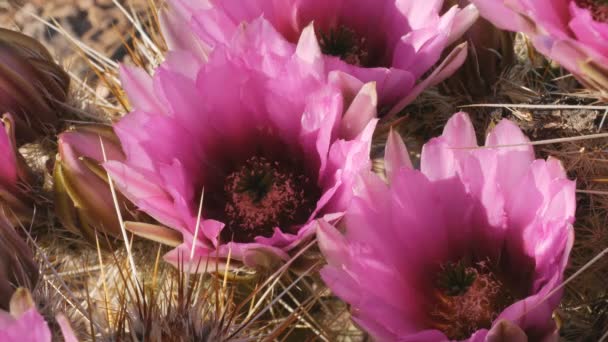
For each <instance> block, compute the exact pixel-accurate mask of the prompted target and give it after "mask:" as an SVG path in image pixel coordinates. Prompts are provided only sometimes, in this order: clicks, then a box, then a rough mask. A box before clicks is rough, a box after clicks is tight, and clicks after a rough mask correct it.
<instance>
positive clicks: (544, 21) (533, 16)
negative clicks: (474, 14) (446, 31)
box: [471, 0, 608, 95]
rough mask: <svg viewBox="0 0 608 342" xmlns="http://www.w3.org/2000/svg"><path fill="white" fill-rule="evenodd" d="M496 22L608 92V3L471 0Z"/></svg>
mask: <svg viewBox="0 0 608 342" xmlns="http://www.w3.org/2000/svg"><path fill="white" fill-rule="evenodd" d="M471 2H472V3H474V4H475V5H476V6H477V8H478V9H479V12H480V13H481V15H482V16H484V17H485V18H487V19H488V20H489V21H491V22H492V23H493V24H494V25H496V26H498V27H500V28H502V29H505V30H511V31H521V32H524V33H525V34H527V35H528V36H529V37H530V39H531V40H532V43H533V44H534V47H536V49H537V50H538V51H540V52H541V53H542V54H544V55H545V56H547V57H549V58H551V59H553V60H555V61H557V62H558V63H560V64H561V65H562V66H563V67H564V68H566V69H568V71H570V72H571V73H572V74H573V75H574V76H576V78H577V79H578V80H579V81H580V82H581V83H583V84H584V85H585V86H587V87H589V88H592V89H595V90H599V91H601V92H602V93H604V95H605V93H606V92H608V68H607V67H606V65H608V4H607V3H606V2H605V1H599V0H509V1H507V0H471Z"/></svg>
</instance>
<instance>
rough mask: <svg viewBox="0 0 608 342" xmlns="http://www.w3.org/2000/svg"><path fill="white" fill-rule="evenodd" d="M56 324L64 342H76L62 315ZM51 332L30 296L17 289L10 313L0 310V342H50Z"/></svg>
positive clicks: (12, 299)
mask: <svg viewBox="0 0 608 342" xmlns="http://www.w3.org/2000/svg"><path fill="white" fill-rule="evenodd" d="M57 322H58V324H59V327H60V329H61V333H62V334H63V338H64V341H66V342H77V341H78V340H77V339H76V336H75V335H74V331H73V330H72V328H71V327H70V325H69V323H68V321H67V320H66V319H65V317H64V316H63V315H58V316H57ZM51 340H52V336H51V330H50V329H49V326H48V324H47V322H46V321H45V320H44V317H42V315H40V313H38V311H37V310H36V306H35V304H34V302H33V300H32V296H31V294H30V293H29V291H27V290H26V289H24V288H19V289H17V291H16V292H15V294H14V295H13V297H12V298H11V309H10V312H6V311H3V310H0V341H3V342H51Z"/></svg>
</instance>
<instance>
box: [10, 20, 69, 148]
mask: <svg viewBox="0 0 608 342" xmlns="http://www.w3.org/2000/svg"><path fill="white" fill-rule="evenodd" d="M69 85H70V77H69V75H68V74H67V73H66V72H65V71H64V70H63V69H62V68H61V67H60V66H59V65H57V64H56V63H55V62H54V61H53V57H52V56H51V54H50V53H49V52H48V51H47V49H46V48H45V47H44V46H43V45H42V44H40V43H39V42H37V41H36V40H34V39H32V38H30V37H28V36H26V35H23V34H21V33H19V32H15V31H11V30H7V29H0V112H2V113H3V112H10V113H12V114H13V115H14V116H15V123H16V124H17V131H18V132H19V138H20V140H23V141H31V140H33V139H34V138H35V137H36V133H40V132H44V131H45V130H46V129H48V127H50V126H55V125H56V124H57V122H58V117H57V111H58V110H59V109H60V105H61V103H62V102H65V100H66V98H67V94H68V88H69Z"/></svg>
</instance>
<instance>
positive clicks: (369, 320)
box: [317, 113, 576, 342]
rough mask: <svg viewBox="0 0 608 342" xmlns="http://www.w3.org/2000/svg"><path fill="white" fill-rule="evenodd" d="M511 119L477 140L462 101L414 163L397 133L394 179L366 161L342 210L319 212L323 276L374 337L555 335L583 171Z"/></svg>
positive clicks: (392, 149)
mask: <svg viewBox="0 0 608 342" xmlns="http://www.w3.org/2000/svg"><path fill="white" fill-rule="evenodd" d="M528 142H529V141H528V139H527V138H526V137H525V136H524V134H523V133H522V132H521V130H520V129H519V128H518V127H517V126H516V125H515V124H514V123H512V122H510V121H507V120H503V121H502V122H500V123H499V124H498V125H497V126H496V127H495V128H494V129H493V130H492V131H491V132H490V133H489V135H488V137H487V139H486V143H485V146H484V147H482V148H478V147H477V142H476V137H475V132H474V129H473V126H472V124H471V122H470V121H469V118H468V116H467V115H466V114H464V113H458V114H455V115H454V116H453V117H452V118H451V119H450V120H449V121H448V123H447V125H446V127H445V129H444V131H443V134H442V135H441V136H440V137H438V138H435V139H432V140H431V141H429V142H428V143H427V144H425V145H424V147H423V149H422V157H421V170H420V171H417V170H414V169H412V167H411V165H412V164H411V162H410V161H409V158H408V153H407V150H406V148H405V145H404V144H403V142H402V141H401V139H400V138H399V137H398V136H397V135H396V134H394V133H392V134H391V135H390V137H389V141H388V143H387V146H386V152H385V164H386V171H387V178H388V181H389V184H386V183H385V182H383V181H382V180H381V178H380V177H379V176H378V175H376V174H373V173H371V172H367V173H363V174H362V176H361V180H360V182H359V185H358V186H357V188H356V190H355V191H356V195H355V198H354V199H353V201H352V204H351V206H350V208H349V210H348V211H347V212H346V214H345V216H344V219H343V221H342V223H343V225H344V227H345V228H344V229H345V234H344V235H342V234H341V233H340V232H339V231H338V230H337V229H336V228H334V227H333V226H332V225H330V224H328V223H325V222H322V221H321V222H320V228H319V230H318V233H317V239H318V242H319V246H320V248H321V251H322V252H323V254H324V255H325V257H326V258H327V262H328V265H327V266H325V267H324V268H323V269H322V271H321V276H322V278H323V280H324V281H325V283H326V284H327V285H328V286H329V288H330V289H332V291H334V293H335V294H336V295H338V296H339V297H340V298H342V299H343V300H345V301H346V302H347V303H348V304H350V306H351V311H352V314H353V319H354V320H355V322H356V323H357V324H358V325H359V326H360V327H361V328H363V329H364V330H366V331H368V332H369V333H370V334H371V335H372V336H373V337H374V338H375V339H376V340H377V341H417V342H424V341H428V342H436V341H453V340H459V341H528V340H529V341H547V340H557V337H558V336H557V328H556V324H555V322H554V321H553V320H552V312H553V310H554V309H555V308H556V307H557V305H558V304H559V302H560V298H561V295H562V289H561V288H559V286H560V285H561V284H562V281H563V272H564V269H565V267H566V264H567V262H568V257H569V253H570V250H571V248H572V244H573V239H574V233H573V227H572V223H573V221H574V212H575V205H576V203H575V183H574V182H573V181H570V180H568V179H567V177H566V173H565V171H564V169H563V168H562V166H561V164H560V162H559V161H558V160H556V159H548V160H541V159H536V160H535V159H534V158H535V157H534V151H533V149H532V146H530V145H529V144H528Z"/></svg>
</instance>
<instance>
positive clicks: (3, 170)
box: [0, 114, 31, 223]
mask: <svg viewBox="0 0 608 342" xmlns="http://www.w3.org/2000/svg"><path fill="white" fill-rule="evenodd" d="M27 178H28V171H27V166H26V165H25V162H24V161H23V160H22V158H21V156H20V155H19V152H18V151H17V146H16V142H15V124H14V122H13V118H12V116H11V115H9V114H5V115H3V116H2V117H1V118H0V215H2V214H4V216H6V217H7V218H8V219H9V221H11V222H12V223H27V222H29V221H30V220H31V208H30V207H29V205H28V203H27V202H28V201H27V199H26V198H25V195H24V194H23V192H22V191H21V189H20V187H19V183H20V182H26V181H27Z"/></svg>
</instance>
